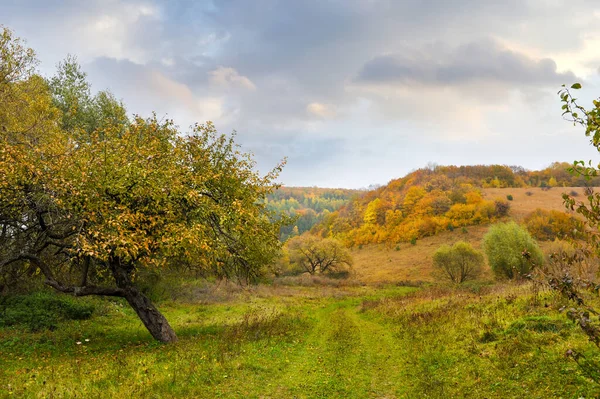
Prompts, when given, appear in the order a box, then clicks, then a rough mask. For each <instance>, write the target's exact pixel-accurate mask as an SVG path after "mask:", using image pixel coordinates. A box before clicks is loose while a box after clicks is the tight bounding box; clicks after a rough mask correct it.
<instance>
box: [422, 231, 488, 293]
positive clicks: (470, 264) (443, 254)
mask: <svg viewBox="0 0 600 399" xmlns="http://www.w3.org/2000/svg"><path fill="white" fill-rule="evenodd" d="M483 264H484V257H483V254H482V253H481V252H480V251H477V250H476V249H474V248H473V247H472V246H471V244H469V243H467V242H464V241H459V242H457V243H455V244H454V245H452V246H449V245H442V246H441V247H440V248H438V250H437V251H435V253H434V254H433V266H434V267H435V268H436V269H437V270H438V272H439V273H440V275H441V276H442V277H443V278H445V279H448V280H450V281H452V282H453V283H456V284H460V283H463V282H465V281H467V280H473V279H476V278H477V277H478V276H479V275H480V274H481V272H482V269H483Z"/></svg>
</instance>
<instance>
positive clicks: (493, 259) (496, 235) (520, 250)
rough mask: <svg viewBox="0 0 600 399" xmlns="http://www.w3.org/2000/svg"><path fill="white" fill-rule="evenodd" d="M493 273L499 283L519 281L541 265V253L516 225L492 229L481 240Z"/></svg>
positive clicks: (525, 233)
mask: <svg viewBox="0 0 600 399" xmlns="http://www.w3.org/2000/svg"><path fill="white" fill-rule="evenodd" d="M483 246H484V249H485V253H486V255H487V258H488V263H489V265H490V267H491V268H492V271H493V272H494V274H495V275H496V277H497V278H499V279H519V278H522V277H524V276H526V275H527V274H528V273H529V272H530V271H531V267H532V263H533V264H535V265H541V264H542V263H543V259H544V257H543V255H542V251H541V250H540V248H539V247H538V245H537V243H536V242H535V240H534V239H533V237H531V235H530V234H529V232H527V230H525V229H524V228H523V227H521V226H519V225H518V224H516V223H515V222H509V223H497V224H495V225H492V226H491V227H490V228H489V230H488V232H487V233H486V235H485V236H484V237H483Z"/></svg>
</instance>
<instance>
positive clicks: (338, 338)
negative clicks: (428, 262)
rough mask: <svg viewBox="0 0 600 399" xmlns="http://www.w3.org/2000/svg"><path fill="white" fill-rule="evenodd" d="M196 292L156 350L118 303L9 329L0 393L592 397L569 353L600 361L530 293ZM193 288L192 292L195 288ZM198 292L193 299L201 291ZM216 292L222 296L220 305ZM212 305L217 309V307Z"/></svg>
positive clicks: (174, 312)
mask: <svg viewBox="0 0 600 399" xmlns="http://www.w3.org/2000/svg"><path fill="white" fill-rule="evenodd" d="M318 283H320V284H318V285H313V286H308V285H309V284H305V285H306V286H300V285H296V286H282V285H275V286H258V287H253V288H247V289H241V288H236V287H233V286H219V287H217V286H211V287H209V288H207V287H208V286H206V287H205V286H202V285H198V286H196V289H197V290H198V291H197V292H196V296H195V297H194V301H193V302H195V303H191V302H190V299H191V297H188V298H187V299H183V298H179V299H177V300H175V301H173V300H166V301H162V302H161V304H160V305H161V306H160V308H161V310H163V311H164V313H165V314H166V315H167V317H168V318H169V320H170V321H171V322H172V324H173V326H174V328H175V329H176V331H177V333H178V335H179V337H180V341H179V342H177V343H175V344H171V345H164V344H158V343H156V342H155V341H154V340H153V339H152V338H151V337H150V336H149V334H148V333H147V331H146V330H145V329H144V327H143V326H142V324H141V323H140V322H139V321H138V320H137V318H136V317H135V314H134V313H133V311H131V310H130V309H129V308H128V307H127V306H123V304H122V303H120V302H118V301H107V300H100V299H90V300H87V302H88V303H90V304H92V305H93V306H94V307H95V308H96V311H95V314H94V316H93V317H92V318H91V319H89V320H82V321H66V322H62V323H60V324H59V325H58V328H56V329H55V330H54V331H40V332H31V331H28V330H27V329H25V328H23V327H11V328H3V329H2V330H0V331H1V335H0V362H1V364H0V386H1V387H2V391H1V395H2V397H32V398H35V397H46V398H50V397H80V398H96V397H136V398H140V397H148V398H164V397H201V398H217V397H223V398H242V397H245V398H335V397H339V398H341V397H344V398H368V397H372V398H404V397H407V398H412V397H431V398H443V397H472V398H482V397H487V398H511V397H514V398H518V397H531V398H548V397H593V396H597V395H598V394H600V387H599V386H598V385H596V384H595V383H594V382H593V381H592V380H590V379H589V378H587V377H586V374H585V370H583V369H581V368H580V367H579V366H578V365H577V364H576V363H575V362H574V361H573V360H571V359H567V358H566V357H565V352H566V351H567V350H569V349H574V350H577V351H578V352H582V353H588V354H590V355H589V356H590V357H595V358H598V354H597V352H596V351H595V350H594V347H593V345H592V344H591V343H589V342H587V339H586V338H585V336H584V335H583V333H582V332H580V330H579V328H578V327H577V326H575V325H573V324H571V323H570V322H568V320H567V319H566V318H565V317H564V315H562V314H560V313H558V312H557V310H556V309H557V308H558V307H559V306H561V305H562V302H561V300H560V299H559V298H558V297H555V296H554V295H553V294H551V293H542V294H540V295H539V296H533V294H532V293H531V289H530V286H528V285H495V286H491V285H481V284H480V285H470V286H468V287H463V288H460V289H456V288H450V287H439V286H438V287H420V288H416V287H403V286H380V287H372V286H360V285H357V286H339V287H335V286H329V287H328V286H326V285H325V284H324V282H323V281H318ZM188 288H189V287H188ZM188 292H195V291H194V290H193V289H192V290H188ZM210 298H212V299H210ZM215 299H216V300H217V302H215Z"/></svg>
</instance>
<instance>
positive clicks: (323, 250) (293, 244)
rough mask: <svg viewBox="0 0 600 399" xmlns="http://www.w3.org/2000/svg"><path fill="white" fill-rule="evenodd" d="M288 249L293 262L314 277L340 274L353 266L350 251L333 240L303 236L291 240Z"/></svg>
mask: <svg viewBox="0 0 600 399" xmlns="http://www.w3.org/2000/svg"><path fill="white" fill-rule="evenodd" d="M287 247H288V250H289V252H290V258H291V261H292V262H293V263H296V264H297V265H299V266H300V268H301V269H303V270H305V271H307V272H308V273H310V274H313V275H314V274H317V273H321V274H323V273H335V272H340V271H344V270H345V269H347V268H348V267H350V266H352V257H351V256H350V253H349V252H348V250H347V249H346V248H345V247H344V246H343V245H342V244H341V243H340V242H339V241H337V240H335V239H333V238H325V239H319V238H317V237H315V236H311V235H303V236H300V237H294V238H292V239H290V240H289V241H288V243H287Z"/></svg>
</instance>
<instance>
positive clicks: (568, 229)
mask: <svg viewBox="0 0 600 399" xmlns="http://www.w3.org/2000/svg"><path fill="white" fill-rule="evenodd" d="M524 223H525V226H526V227H527V230H528V231H529V233H531V235H532V236H533V237H535V238H536V239H538V240H544V241H552V240H554V239H556V238H576V237H577V236H578V235H579V234H580V232H581V231H583V226H582V223H581V221H579V220H578V219H577V218H575V217H573V216H571V215H569V214H567V213H565V212H560V211H555V210H550V211H547V210H545V209H536V210H535V211H533V212H531V213H530V214H528V215H527V216H526V217H525V220H524Z"/></svg>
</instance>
